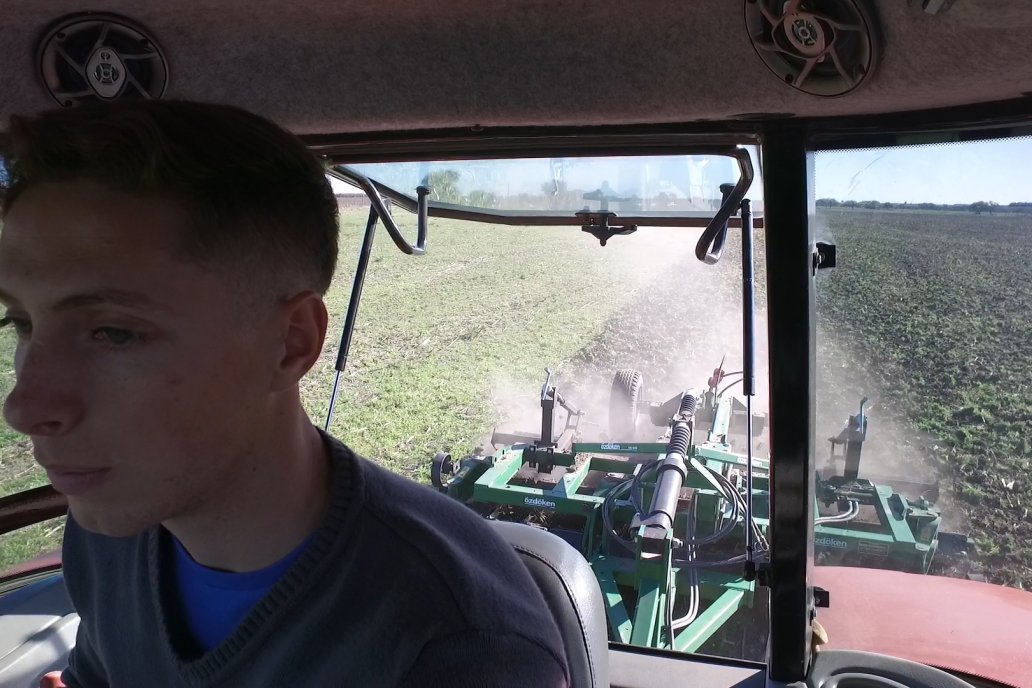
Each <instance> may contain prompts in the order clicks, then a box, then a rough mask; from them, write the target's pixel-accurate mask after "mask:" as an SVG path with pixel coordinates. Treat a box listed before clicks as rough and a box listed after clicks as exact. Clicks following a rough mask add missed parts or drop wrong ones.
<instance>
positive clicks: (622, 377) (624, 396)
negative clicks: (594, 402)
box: [609, 368, 645, 442]
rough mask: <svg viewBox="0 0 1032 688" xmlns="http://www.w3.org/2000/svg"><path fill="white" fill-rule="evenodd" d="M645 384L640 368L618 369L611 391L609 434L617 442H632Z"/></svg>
mask: <svg viewBox="0 0 1032 688" xmlns="http://www.w3.org/2000/svg"><path fill="white" fill-rule="evenodd" d="M644 386H645V376H643V375H642V374H641V371H640V370H633V369H630V368H624V369H622V370H618V371H616V375H615V376H614V377H613V389H612V391H611V392H610V393H609V436H610V437H611V438H612V439H613V440H616V441H617V442H632V441H634V439H635V428H636V427H637V425H638V402H639V401H640V397H641V394H642V388H643V387H644Z"/></svg>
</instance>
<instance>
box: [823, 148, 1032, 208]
mask: <svg viewBox="0 0 1032 688" xmlns="http://www.w3.org/2000/svg"><path fill="white" fill-rule="evenodd" d="M1030 172H1032V138H1019V139H999V140H995V141H976V142H971V143H951V144H944V145H928V146H909V147H905V148H891V149H872V150H862V151H835V152H822V153H818V154H817V155H816V156H815V160H814V184H815V191H816V197H817V198H836V199H838V200H840V201H847V200H853V201H882V202H886V201H888V202H891V203H904V202H907V203H974V202H975V201H996V202H997V203H1000V204H1001V205H1006V204H1008V203H1013V202H1021V201H1027V202H1032V174H1030Z"/></svg>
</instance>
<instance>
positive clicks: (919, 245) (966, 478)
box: [0, 210, 1032, 588]
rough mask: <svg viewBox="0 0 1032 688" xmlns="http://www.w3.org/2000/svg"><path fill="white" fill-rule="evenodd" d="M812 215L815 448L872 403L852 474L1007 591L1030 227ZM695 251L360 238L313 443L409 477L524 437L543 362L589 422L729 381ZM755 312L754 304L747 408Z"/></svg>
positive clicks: (712, 285)
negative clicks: (878, 486) (625, 370)
mask: <svg viewBox="0 0 1032 688" xmlns="http://www.w3.org/2000/svg"><path fill="white" fill-rule="evenodd" d="M819 218H820V220H821V222H822V223H823V225H822V226H823V229H822V232H823V233H824V234H825V235H826V236H820V237H819V238H821V239H828V238H830V239H831V240H832V241H833V242H834V243H836V244H837V245H838V248H839V263H840V267H839V268H837V269H835V270H834V271H831V272H829V273H828V274H822V275H821V277H820V279H819V282H818V313H819V328H818V334H819V343H818V365H819V379H818V386H819V389H818V403H819V408H818V426H819V428H818V433H819V435H820V436H829V435H833V434H836V433H837V431H838V429H839V428H840V427H841V424H842V422H844V421H845V412H846V410H851V411H852V410H853V409H854V405H855V403H856V402H858V401H859V396H860V395H861V394H864V395H868V396H871V397H872V398H874V399H875V401H876V406H875V407H874V410H873V411H872V414H871V423H872V435H874V436H875V437H876V438H877V439H872V440H871V441H870V442H869V444H871V445H872V446H871V449H872V450H873V452H872V454H871V456H872V459H871V461H875V460H877V461H878V463H879V470H883V469H888V470H889V471H891V472H895V473H897V474H898V473H901V472H902V473H906V472H908V471H918V470H922V471H925V472H932V473H934V474H936V475H938V476H939V478H940V479H941V480H942V483H943V487H944V495H945V496H944V500H945V501H944V505H948V510H949V512H948V513H946V519H947V523H948V524H950V527H951V529H959V530H966V531H967V532H970V533H971V535H972V537H973V538H974V539H975V541H976V542H977V543H978V545H979V551H978V552H977V553H973V555H974V556H976V557H977V558H978V560H979V562H980V563H979V565H980V566H981V567H983V569H984V571H985V573H986V575H987V576H988V578H989V579H990V580H993V581H995V582H999V583H1005V584H1009V585H1023V586H1024V587H1026V588H1027V587H1028V586H1029V585H1032V551H1030V550H1029V549H1028V547H1027V544H1026V543H1028V542H1030V541H1032V537H1030V535H1032V528H1030V525H1029V519H1028V511H1027V509H1028V506H1029V504H1030V502H1032V484H1030V482H1029V480H1028V479H1027V478H1026V477H1025V474H1024V471H1025V469H1026V467H1027V465H1028V451H1029V447H1028V446H1027V445H1026V438H1027V437H1028V436H1029V430H1032V426H1030V420H1029V419H1030V418H1032V408H1030V405H1032V390H1030V384H1032V344H1030V343H1029V340H1030V339H1032V337H1030V336H1029V335H1030V328H1029V317H1030V316H1029V309H1030V307H1032V286H1030V285H1032V280H1029V279H1028V278H1029V276H1030V275H1029V273H1030V268H1029V265H1030V264H1032V220H1029V219H1028V218H1024V217H1022V216H1008V217H987V216H975V215H972V214H967V213H915V212H913V211H910V212H906V213H893V212H890V211H858V210H857V211H853V210H828V211H822V212H821V214H820V216H819ZM364 220H365V213H364V211H357V210H349V211H346V212H345V213H344V214H343V216H342V223H341V227H342V247H341V262H340V268H339V270H338V276H337V279H336V280H335V282H334V285H333V287H332V289H331V291H330V293H329V294H328V296H327V302H328V305H329V307H330V311H331V314H332V317H333V319H332V322H331V337H330V341H328V342H327V346H326V350H325V353H324V356H323V358H322V359H321V361H320V363H319V365H318V366H317V368H316V369H315V370H313V371H312V373H311V374H310V375H309V376H308V377H307V378H306V379H305V380H304V383H303V389H302V391H303V396H304V399H305V403H306V406H307V407H308V409H309V411H310V412H311V413H312V415H313V418H315V419H316V420H317V422H319V423H320V424H321V422H322V419H323V418H324V416H325V413H326V408H327V402H328V399H329V395H330V390H331V387H332V382H333V372H334V371H333V360H334V358H335V355H336V348H337V339H338V337H339V332H340V328H341V325H342V321H343V314H344V312H345V310H346V306H347V298H348V295H349V293H350V288H351V280H352V275H353V270H354V263H355V256H356V253H357V249H358V246H359V244H360V242H361V232H362V227H363V225H364ZM697 236H698V232H697V231H685V230H658V229H650V228H643V229H642V230H640V231H639V232H638V233H637V234H636V235H634V236H631V237H617V238H615V239H613V240H612V241H610V242H609V245H607V246H606V247H605V248H600V247H599V246H598V243H597V241H596V240H595V239H593V238H592V237H590V236H588V235H586V234H584V233H582V232H579V231H577V230H576V229H574V228H567V229H558V228H531V229H528V228H505V227H491V228H488V227H484V226H477V225H471V224H465V223H459V222H448V221H434V222H433V223H432V225H431V237H430V251H429V252H428V254H427V255H426V256H424V257H421V258H414V257H410V256H405V255H402V254H401V253H400V252H399V251H398V250H397V249H396V248H394V246H393V244H392V243H391V242H390V240H389V239H388V238H387V237H386V235H385V234H384V233H382V232H381V233H380V235H378V239H377V243H376V247H375V249H374V253H373V258H372V260H371V263H370V268H369V278H368V280H367V283H366V287H365V291H364V297H363V303H362V307H361V312H360V314H359V321H358V327H357V328H356V333H355V339H354V343H353V347H352V352H351V357H350V359H349V364H348V368H347V370H346V371H345V373H344V375H343V380H342V391H341V396H340V399H339V401H338V404H337V408H336V415H335V420H334V423H333V426H332V431H333V433H334V434H335V435H337V436H338V437H341V438H342V439H343V440H345V441H346V442H347V443H348V444H349V445H351V446H352V447H353V448H354V449H355V450H356V451H358V452H360V453H361V454H363V455H365V456H368V457H370V458H372V459H374V460H376V461H379V462H381V463H383V464H385V465H388V466H390V467H391V468H392V469H393V470H396V471H398V472H400V473H403V474H405V475H408V476H410V477H412V478H414V479H416V480H420V481H425V480H426V479H427V474H428V468H429V461H430V457H432V456H433V454H434V453H435V452H436V451H438V450H440V449H448V450H454V451H456V452H459V453H462V452H467V451H469V450H471V449H472V448H473V447H474V446H476V445H477V444H478V443H479V442H481V441H482V440H483V439H484V438H485V437H486V436H487V435H488V433H489V432H490V429H491V428H492V426H494V425H495V424H496V423H498V422H500V421H502V420H504V421H505V422H507V423H509V425H506V428H507V429H510V428H511V429H515V427H514V426H513V425H512V424H515V425H516V426H519V427H520V428H533V427H534V425H533V423H534V422H535V418H534V413H535V404H536V401H535V397H536V394H537V393H538V390H539V389H540V385H541V383H542V381H543V379H544V368H545V366H552V367H553V368H555V369H556V370H558V371H559V372H560V373H561V374H562V378H561V380H562V382H563V384H564V385H566V387H565V389H566V390H568V392H567V396H568V397H570V398H571V400H572V401H574V402H575V403H578V404H579V405H582V406H585V407H587V408H588V409H589V410H596V409H598V408H600V407H604V406H605V403H606V399H607V397H606V395H607V394H608V380H609V379H610V378H609V377H608V376H611V372H612V370H613V369H615V368H617V367H636V368H640V369H642V370H643V371H644V372H645V375H646V379H647V381H651V387H652V389H653V390H655V391H656V395H657V396H659V395H662V394H666V393H668V392H670V393H672V392H673V391H675V390H676V389H679V388H684V387H685V386H691V385H698V384H700V383H701V382H702V381H703V380H704V379H705V377H704V376H705V375H708V374H709V372H710V371H711V370H712V368H713V367H715V366H716V365H717V364H718V363H719V362H720V358H721V357H722V356H723V355H724V354H727V355H728V362H729V365H731V366H736V365H740V336H741V315H740V311H739V309H738V305H737V301H736V300H737V298H738V296H739V289H740V288H739V286H738V282H737V279H738V278H737V274H738V273H737V271H738V255H737V253H736V252H735V251H736V246H737V245H738V244H737V240H736V237H732V238H731V240H730V241H729V245H728V248H727V251H726V254H725V256H726V257H725V259H724V260H723V261H722V262H721V263H720V264H718V265H717V266H713V267H708V266H702V265H701V264H700V263H698V262H697V261H696V260H695V259H694V258H693V257H692V256H691V249H692V247H693V243H694V239H695V238H696V237H697ZM762 248H763V242H762V241H759V242H758V246H757V259H758V261H759V262H760V266H759V267H760V268H761V269H760V270H759V274H758V280H757V281H758V284H759V286H760V288H761V289H762V286H763V270H762ZM764 303H765V299H764V298H763V294H762V292H761V293H760V294H759V295H758V298H757V305H758V319H759V322H760V329H759V334H760V335H761V336H760V342H759V346H758V358H759V359H760V360H759V364H760V371H759V372H760V375H761V378H760V380H759V381H760V383H761V384H760V387H761V388H760V390H758V397H757V403H758V404H761V406H762V404H765V403H766V402H765V389H764V387H765V385H764V384H763V382H764V380H763V379H762V377H763V375H765V371H766V363H765V360H764V351H765V336H764V335H765V327H766V325H765V321H766V311H765V306H764ZM12 346H13V340H12V339H11V335H10V334H9V333H4V334H2V335H0V392H6V390H7V389H9V387H10V385H11V384H12V382H13V371H12V365H11V350H12ZM589 420H590V417H589ZM889 426H891V428H892V432H891V433H888V432H886V428H887V427H889ZM587 428H588V431H589V432H591V431H592V430H591V428H592V426H591V425H588V426H587ZM878 433H881V434H878ZM915 438H920V441H918V440H917V439H915ZM819 446H820V445H819ZM904 449H906V452H904V451H903V450H904ZM865 452H866V448H865ZM904 453H905V454H906V457H905V460H904ZM865 456H866V454H865ZM883 472H884V470H883ZM44 480H45V476H42V475H40V473H39V472H38V470H35V469H34V464H33V462H32V459H31V452H30V449H29V447H28V445H27V443H26V442H25V441H24V440H22V439H21V438H19V437H18V435H17V434H16V433H13V432H11V431H10V430H9V429H7V428H6V426H2V425H0V494H10V493H12V492H14V491H16V490H19V489H24V488H25V487H27V486H29V485H34V484H39V483H41V482H43V481H44ZM946 508H947V507H946V506H944V510H946ZM37 530H38V529H37ZM41 535H42V537H41ZM59 538H60V530H54V529H53V528H52V527H46V529H44V530H42V531H39V532H37V531H33V532H32V533H30V534H28V535H22V534H14V535H11V536H8V537H7V538H6V539H5V540H4V541H3V544H2V546H0V565H5V562H8V563H9V562H11V561H14V560H16V559H17V558H22V557H24V556H27V555H28V554H29V553H30V550H32V549H34V548H35V549H39V548H45V547H48V546H55V545H56V544H57V542H59ZM26 543H29V544H26ZM0 568H2V566H0ZM983 569H979V570H983ZM943 572H944V573H953V571H943ZM965 572H970V570H968V569H964V570H963V571H956V572H955V573H965Z"/></svg>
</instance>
